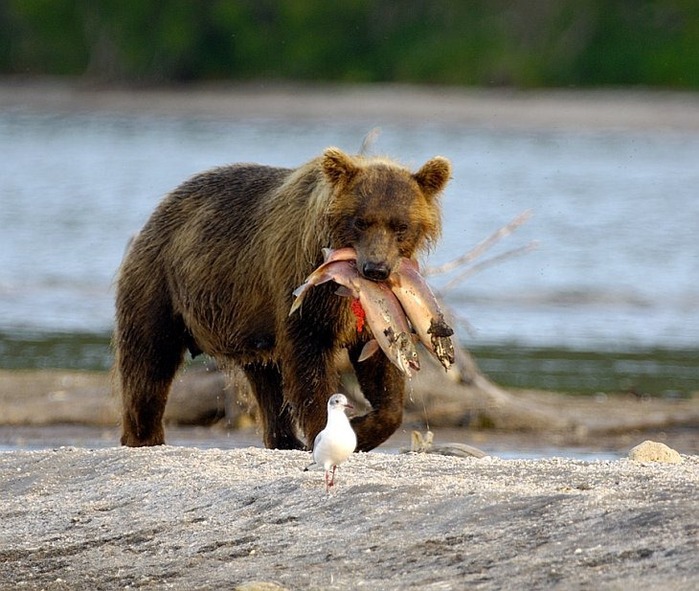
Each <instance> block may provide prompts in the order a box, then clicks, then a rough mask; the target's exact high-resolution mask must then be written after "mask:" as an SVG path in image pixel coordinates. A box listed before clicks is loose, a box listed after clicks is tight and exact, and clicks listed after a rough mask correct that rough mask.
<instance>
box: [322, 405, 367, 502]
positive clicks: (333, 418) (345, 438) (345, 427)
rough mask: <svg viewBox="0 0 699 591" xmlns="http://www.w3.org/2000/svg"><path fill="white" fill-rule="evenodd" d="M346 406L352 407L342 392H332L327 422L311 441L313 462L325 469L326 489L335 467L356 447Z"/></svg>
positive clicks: (330, 483) (331, 480)
mask: <svg viewBox="0 0 699 591" xmlns="http://www.w3.org/2000/svg"><path fill="white" fill-rule="evenodd" d="M346 408H352V405H351V404H350V403H349V402H347V397H346V396H345V395H344V394H333V395H332V396H331V397H330V400H328V422H327V423H326V425H325V429H323V430H322V431H321V432H320V433H318V435H316V438H315V441H314V442H313V464H318V465H319V466H323V468H324V469H325V490H326V491H329V490H330V487H332V486H333V485H334V484H335V469H336V468H337V467H338V466H339V465H340V464H341V463H342V462H344V461H345V460H346V459H347V458H349V457H350V456H351V455H352V452H353V451H354V450H355V448H356V447H357V435H356V434H355V432H354V429H352V425H351V424H350V422H349V419H348V418H347V415H346V414H345V409H346ZM313 464H311V466H312V465H313ZM331 468H332V471H331V470H330V469H331Z"/></svg>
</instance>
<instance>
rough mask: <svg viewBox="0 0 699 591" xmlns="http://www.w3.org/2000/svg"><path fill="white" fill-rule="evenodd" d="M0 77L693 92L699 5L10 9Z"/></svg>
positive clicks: (462, 1)
mask: <svg viewBox="0 0 699 591" xmlns="http://www.w3.org/2000/svg"><path fill="white" fill-rule="evenodd" d="M0 30H1V31H2V35H1V36H0V73H5V74H29V75H35V74H36V75H80V76H85V77H87V78H92V79H96V80H101V81H119V82H137V83H138V82H140V83H158V82H184V81H194V80H219V79H226V80H251V79H267V80H270V79H273V80H308V81H342V82H410V83H430V84H455V85H456V84H458V85H478V86H515V87H542V86H543V87H565V86H579V87H583V86H597V85H618V86H621V85H646V86H660V87H667V88H692V89H693V88H699V2H698V1H697V0H528V1H524V0H521V1H515V0H395V1H390V0H384V1H380V0H338V1H335V2H332V1H330V0H198V1H195V0H158V1H156V0H4V1H2V2H0Z"/></svg>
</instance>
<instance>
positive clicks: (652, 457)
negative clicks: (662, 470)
mask: <svg viewBox="0 0 699 591" xmlns="http://www.w3.org/2000/svg"><path fill="white" fill-rule="evenodd" d="M629 459H630V460H633V461H634V462H663V463H665V464H681V463H682V461H683V460H682V456H681V455H680V454H679V453H678V452H677V451H675V450H674V449H672V448H671V447H668V446H667V445H665V444H664V443H659V442H658V441H644V442H643V443H639V444H638V445H637V446H636V447H634V448H633V449H632V450H631V451H629Z"/></svg>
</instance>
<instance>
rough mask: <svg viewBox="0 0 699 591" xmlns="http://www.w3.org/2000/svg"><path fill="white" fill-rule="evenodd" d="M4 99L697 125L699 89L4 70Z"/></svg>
mask: <svg viewBox="0 0 699 591" xmlns="http://www.w3.org/2000/svg"><path fill="white" fill-rule="evenodd" d="M0 108H2V109H5V110H10V109H12V110H18V109H20V110H23V109H24V110H26V109H29V110H39V111H48V112H83V111H87V112H91V111H92V112H110V113H128V114H135V113H148V114H161V115H168V116H198V117H212V118H234V119H259V118H263V119H273V120H274V119H279V120H287V121H288V120H295V119H306V120H308V119H314V120H323V121H328V120H334V121H356V122H362V123H366V124H367V125H369V126H377V125H378V126H380V125H382V124H388V123H402V124H411V123H413V124H425V123H435V124H448V125H463V126H467V127H468V126H475V127H491V128H522V129H569V128H574V129H587V130H595V129H628V130H642V129H653V130H657V131H663V130H667V131H682V132H692V133H695V132H697V131H699V94H696V93H689V92H667V91H650V90H642V89H633V90H532V91H515V90H505V89H501V90H484V89H468V88H458V87H428V86H407V85H380V84H376V85H352V86H342V85H296V84H280V83H265V82H256V83H238V84H236V83H220V84H209V85H192V86H180V87H166V88H163V87H155V88H119V87H101V86H95V85H90V84H87V83H85V82H84V81H81V80H79V79H71V78H67V79H61V78H50V79H43V78H39V79H31V78H30V79H26V78H19V77H18V78H4V79H0Z"/></svg>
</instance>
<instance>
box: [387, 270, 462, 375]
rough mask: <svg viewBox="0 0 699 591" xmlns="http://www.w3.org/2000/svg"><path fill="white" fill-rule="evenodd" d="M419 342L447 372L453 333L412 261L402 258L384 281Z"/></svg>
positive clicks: (451, 355)
mask: <svg viewBox="0 0 699 591" xmlns="http://www.w3.org/2000/svg"><path fill="white" fill-rule="evenodd" d="M387 282H388V284H389V285H390V287H391V291H392V292H393V293H394V294H395V296H396V297H397V298H398V301H399V302H400V305H401V306H402V308H403V310H404V311H405V314H406V315H407V317H408V319H409V320H410V324H411V325H412V327H413V329H414V330H415V332H416V333H417V335H418V337H419V339H420V342H421V343H422V344H423V345H425V347H426V348H427V350H428V351H430V353H432V354H433V355H434V356H435V357H436V358H437V360H438V361H439V362H440V363H441V364H442V366H443V367H444V369H449V368H450V367H451V365H452V364H453V363H454V344H453V343H452V340H451V336H452V335H453V334H454V331H453V329H452V328H451V327H450V326H449V325H448V324H447V323H446V321H445V320H444V314H443V313H442V310H441V309H440V307H439V303H438V302H437V298H436V297H435V296H434V293H433V292H432V290H431V289H430V286H429V285H428V284H427V282H426V281H425V279H424V278H423V276H422V275H420V272H419V267H418V264H417V262H416V261H414V260H412V259H406V258H403V259H401V260H400V262H399V264H398V267H397V269H396V270H395V271H394V272H393V273H392V274H391V276H390V277H389V278H388V280H387Z"/></svg>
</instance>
